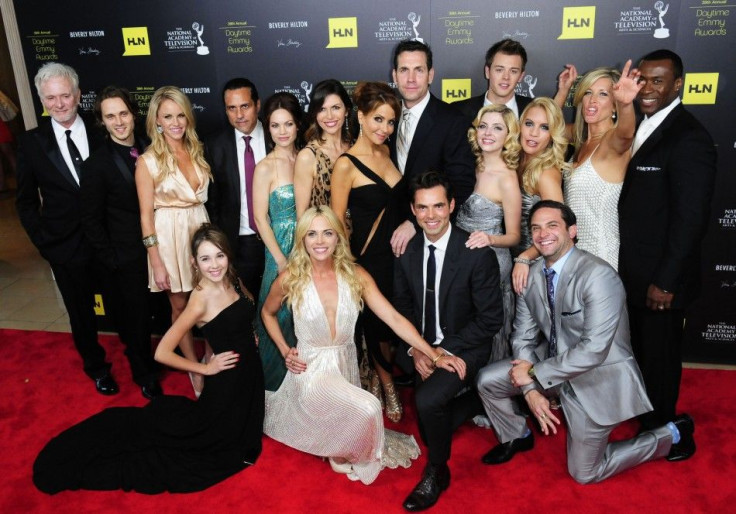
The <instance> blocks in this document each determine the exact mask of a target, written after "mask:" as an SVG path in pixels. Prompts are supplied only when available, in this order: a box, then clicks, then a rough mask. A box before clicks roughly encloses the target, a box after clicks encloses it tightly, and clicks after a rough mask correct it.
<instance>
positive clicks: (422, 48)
mask: <svg viewBox="0 0 736 514" xmlns="http://www.w3.org/2000/svg"><path fill="white" fill-rule="evenodd" d="M404 52H424V55H425V56H426V57H427V70H431V69H432V49H431V48H429V45H427V44H425V43H422V42H421V41H417V40H416V39H404V40H403V41H400V42H399V44H398V45H396V48H394V70H397V69H398V68H399V55H400V54H403V53H404Z"/></svg>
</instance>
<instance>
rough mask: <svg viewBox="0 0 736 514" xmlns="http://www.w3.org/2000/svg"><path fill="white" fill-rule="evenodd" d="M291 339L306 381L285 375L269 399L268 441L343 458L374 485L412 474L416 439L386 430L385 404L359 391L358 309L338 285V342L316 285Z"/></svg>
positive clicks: (265, 428) (301, 307)
mask: <svg viewBox="0 0 736 514" xmlns="http://www.w3.org/2000/svg"><path fill="white" fill-rule="evenodd" d="M293 312H294V331H295V333H296V337H297V349H298V350H299V358H300V359H301V360H303V361H305V362H306V363H307V369H306V371H304V372H303V373H299V374H294V373H290V372H287V374H286V378H285V379H284V381H283V383H282V384H281V387H279V389H278V390H277V391H274V392H271V391H266V417H265V420H264V423H263V432H264V433H265V434H266V435H268V436H269V437H271V438H273V439H275V440H277V441H279V442H281V443H283V444H286V445H288V446H291V447H292V448H296V449H297V450H301V451H303V452H306V453H310V454H313V455H318V456H321V457H344V458H347V459H348V461H350V462H351V463H352V466H353V472H352V473H351V474H350V475H348V477H349V478H351V479H353V480H360V481H361V482H363V483H364V484H370V483H371V482H373V481H374V480H375V479H376V477H377V476H378V473H379V472H380V471H381V470H382V469H383V468H384V467H390V468H396V467H398V466H402V467H405V468H408V467H409V466H410V465H411V460H412V459H416V458H417V457H418V456H419V453H420V452H419V446H418V445H417V443H416V441H415V440H414V437H413V436H411V435H407V434H400V433H398V432H394V431H392V430H386V429H384V427H383V414H382V412H381V404H380V402H379V401H378V399H376V397H375V396H373V395H372V394H370V393H369V392H368V391H364V390H363V389H361V388H360V378H359V374H358V359H357V356H356V353H357V351H356V347H355V342H354V340H353V335H354V333H355V322H356V320H357V318H358V305H356V303H355V301H354V300H353V298H352V295H351V293H350V288H349V286H348V285H347V284H346V283H345V282H344V281H343V280H342V279H340V278H339V277H338V308H337V314H336V319H335V325H336V326H335V331H336V333H335V337H334V339H333V338H332V334H331V333H330V327H329V322H328V320H327V315H326V314H325V311H324V308H323V307H322V302H321V301H320V299H319V295H318V293H317V288H316V287H315V286H314V282H312V281H310V283H309V285H308V286H307V288H306V290H305V292H304V296H303V298H302V301H301V303H300V304H299V305H297V306H295V308H294V309H293Z"/></svg>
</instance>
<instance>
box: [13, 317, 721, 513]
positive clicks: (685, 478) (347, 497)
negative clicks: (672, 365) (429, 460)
mask: <svg viewBox="0 0 736 514" xmlns="http://www.w3.org/2000/svg"><path fill="white" fill-rule="evenodd" d="M0 343H1V344H2V346H1V347H2V356H3V358H2V360H0V398H1V399H0V455H2V464H1V466H2V467H1V468H0V469H1V470H2V481H1V482H0V512H3V513H16V512H17V513H26V512H33V513H66V512H69V513H71V512H74V513H78V512H135V513H136V514H147V513H159V512H187V513H198V512H218V513H219V512H311V513H315V514H316V513H321V512H330V513H343V512H345V513H348V512H370V513H373V514H388V513H393V512H403V509H402V508H401V502H402V501H403V499H404V497H405V496H406V495H407V494H408V493H409V491H410V490H411V488H412V487H413V486H414V484H415V483H416V482H417V480H418V479H419V477H420V475H421V471H422V468H423V466H424V464H425V462H426V458H425V456H421V457H420V458H419V460H418V461H416V462H415V463H414V465H413V466H412V467H411V468H409V469H396V470H390V469H389V470H384V471H383V472H382V473H381V475H380V476H379V477H378V479H377V480H376V481H375V482H374V483H373V484H372V485H370V486H365V485H363V484H361V483H359V482H358V483H356V482H350V481H349V480H348V479H347V478H345V477H344V476H340V475H337V474H335V473H333V472H332V471H331V470H330V468H329V465H328V464H327V463H325V462H322V461H321V460H320V459H318V458H316V457H312V456H310V455H305V454H303V453H300V452H298V451H295V450H292V449H291V448H287V447H285V446H283V445H281V444H279V443H276V442H274V441H272V440H270V439H269V438H267V437H264V449H263V454H262V455H261V457H260V460H259V461H258V463H257V464H256V465H255V466H254V467H252V468H250V469H247V470H245V471H243V472H242V473H240V474H238V475H236V476H234V477H231V478H230V479H228V480H226V481H225V482H222V483H220V484H218V485H216V486H214V487H212V488H210V489H208V490H206V491H204V492H201V493H195V494H174V495H172V494H162V495H158V496H147V495H142V494H137V493H123V492H120V491H113V492H87V491H77V492H64V493H61V494H57V495H55V496H48V495H46V494H43V493H40V492H38V491H37V490H36V489H35V488H34V487H33V484H32V482H31V466H32V464H33V460H34V458H35V456H36V454H37V453H38V452H39V450H40V449H41V448H42V446H43V445H44V444H45V443H46V442H47V441H48V440H49V439H50V438H51V437H52V436H54V435H56V434H57V433H59V432H60V431H61V430H63V429H64V428H67V427H69V426H70V425H72V424H74V423H76V422H78V421H80V420H82V419H84V418H86V417H88V416H89V415H91V414H93V413H95V412H98V411H99V410H101V409H103V408H105V407H109V406H124V405H144V404H145V400H144V399H143V397H142V396H141V394H140V390H139V388H138V387H136V386H135V384H134V383H133V382H132V380H131V377H130V370H129V368H128V366H127V361H125V358H124V356H123V354H122V346H121V345H120V344H119V342H118V340H117V338H116V337H113V336H110V337H103V344H104V345H105V346H106V348H108V349H109V356H110V358H111V359H112V361H113V373H114V375H115V378H116V379H117V381H118V382H119V384H120V386H121V392H120V394H118V395H117V396H113V397H104V396H101V395H99V394H97V393H95V391H94V385H93V384H92V382H91V381H90V380H89V379H87V378H86V377H85V376H84V374H83V372H82V369H81V363H80V361H79V358H78V356H77V354H76V353H75V351H74V349H73V346H72V342H71V336H70V335H69V334H62V333H48V332H24V331H17V330H2V329H0ZM163 384H164V388H165V390H166V392H167V393H169V394H187V395H188V394H191V388H190V386H189V381H188V379H187V377H186V376H185V375H184V374H182V373H178V372H169V373H168V374H167V376H166V377H165V379H164V383H163ZM410 394H411V393H409V392H406V391H405V392H404V400H405V405H409V400H410ZM734 405H736V372H735V371H716V370H685V373H684V376H683V384H682V397H681V401H680V408H681V410H683V411H687V412H689V413H690V414H691V415H692V416H693V417H694V418H695V420H696V424H697V425H696V433H695V435H696V441H697V443H698V452H697V453H696V454H695V456H694V457H693V458H692V459H690V460H688V461H685V462H680V463H669V462H665V461H658V462H652V463H648V464H645V465H642V466H639V467H637V468H635V469H632V470H630V471H628V472H625V473H623V474H621V475H618V476H616V477H613V478H611V479H609V480H607V481H605V482H603V483H601V484H596V485H587V486H582V485H578V484H576V483H575V482H574V481H573V480H572V479H571V478H570V477H569V476H568V475H567V470H566V466H565V435H564V430H563V431H562V433H558V435H557V436H554V437H549V438H544V437H543V436H538V437H537V444H536V447H535V449H534V450H533V451H531V452H527V453H523V454H520V455H518V456H517V457H516V458H514V460H513V461H512V462H510V463H508V464H506V465H503V466H498V467H489V466H484V465H482V464H481V463H480V456H481V455H482V454H483V453H485V452H486V451H487V450H488V449H489V448H490V447H491V446H492V445H494V444H496V439H495V436H494V435H493V433H492V431H489V430H484V429H480V428H477V427H475V426H472V425H470V424H468V425H467V426H465V427H463V428H461V430H460V431H458V433H457V434H456V435H455V438H454V440H453V447H452V449H453V455H452V460H451V461H450V469H451V471H452V484H451V486H450V488H449V489H448V490H447V491H446V492H445V493H444V494H443V495H442V497H441V498H440V501H439V503H438V504H437V505H436V506H435V507H434V508H433V509H432V510H431V511H430V512H434V513H445V512H458V513H463V514H469V513H474V512H503V513H517V512H520V513H530V512H540V511H542V512H554V513H562V512H564V513H578V512H580V513H583V512H585V513H596V512H606V513H610V512H646V513H652V514H653V513H660V512H668V513H677V512H683V513H684V512H688V513H689V512H703V513H711V512H730V511H731V508H733V506H734V505H736V485H735V484H736V438H734V436H733V434H734V429H733V413H734ZM407 410H408V411H409V412H408V413H407V415H406V416H405V419H404V420H403V421H402V422H401V423H400V424H399V425H393V424H392V423H390V422H389V423H388V425H389V428H394V429H398V430H401V431H405V432H411V433H413V434H415V436H416V437H417V440H419V436H418V434H417V430H416V424H415V419H414V414H413V412H411V408H408V409H407ZM633 430H634V427H633V426H632V425H626V426H623V427H621V428H620V429H619V430H618V431H617V432H616V434H615V435H616V436H617V437H624V436H626V437H628V436H629V435H631V434H632V433H633ZM728 434H731V436H728Z"/></svg>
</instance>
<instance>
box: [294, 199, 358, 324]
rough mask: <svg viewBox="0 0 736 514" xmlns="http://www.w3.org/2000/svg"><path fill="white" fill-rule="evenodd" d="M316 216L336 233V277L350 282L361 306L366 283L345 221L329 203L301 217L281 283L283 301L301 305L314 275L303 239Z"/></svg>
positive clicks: (334, 260) (334, 263) (334, 258)
mask: <svg viewBox="0 0 736 514" xmlns="http://www.w3.org/2000/svg"><path fill="white" fill-rule="evenodd" d="M317 216H322V217H323V218H324V219H325V220H327V223H328V224H329V225H330V227H331V228H332V229H333V230H334V231H335V233H336V234H337V246H336V248H335V253H334V254H333V255H332V266H333V268H334V270H335V273H336V274H337V276H338V277H340V278H342V279H343V280H344V281H345V282H346V283H347V284H348V286H349V288H350V293H351V296H352V297H353V300H355V302H356V303H357V304H358V305H359V306H360V308H361V309H362V308H363V299H362V297H363V282H362V281H361V279H360V277H359V276H358V274H357V272H356V265H355V257H353V254H352V253H351V252H350V244H349V243H348V238H347V236H346V235H345V229H344V228H343V226H342V223H341V222H340V220H339V219H337V216H336V215H335V213H334V212H333V210H332V209H330V208H329V207H327V206H326V205H322V206H316V207H310V208H309V209H307V210H306V211H304V214H302V216H301V218H299V222H298V223H297V225H296V229H295V231H294V248H292V250H291V254H289V260H288V261H287V264H286V270H287V271H288V273H287V274H286V275H285V276H284V280H283V282H282V284H281V285H282V287H283V290H284V301H285V302H286V304H287V305H288V306H289V307H290V308H291V309H292V310H295V309H297V308H299V304H300V303H301V301H302V300H303V298H304V291H305V289H306V288H307V285H308V284H309V281H310V280H311V278H312V261H311V259H310V257H309V254H308V253H307V248H306V246H305V245H304V238H305V237H306V235H307V232H308V231H309V227H310V226H311V225H312V222H313V221H314V219H315V218H316V217H317Z"/></svg>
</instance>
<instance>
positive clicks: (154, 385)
mask: <svg viewBox="0 0 736 514" xmlns="http://www.w3.org/2000/svg"><path fill="white" fill-rule="evenodd" d="M141 394H143V397H144V398H146V399H147V400H153V399H154V398H155V397H157V396H161V395H162V394H164V391H163V389H161V384H160V383H159V381H158V380H151V381H150V382H146V383H145V384H143V385H142V386H141Z"/></svg>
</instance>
